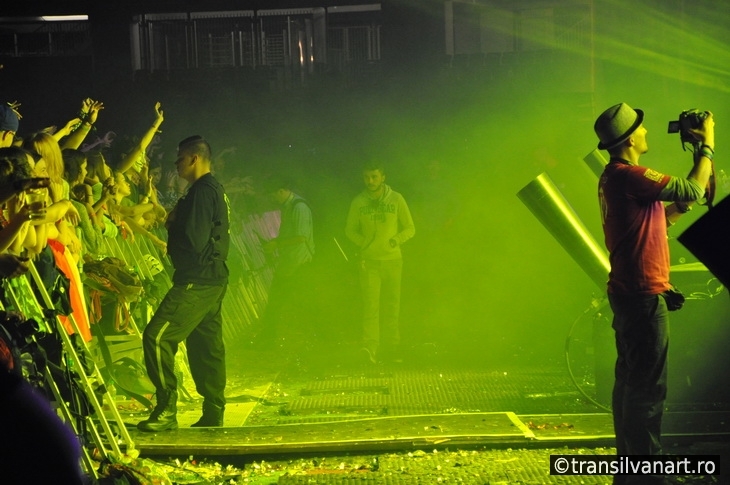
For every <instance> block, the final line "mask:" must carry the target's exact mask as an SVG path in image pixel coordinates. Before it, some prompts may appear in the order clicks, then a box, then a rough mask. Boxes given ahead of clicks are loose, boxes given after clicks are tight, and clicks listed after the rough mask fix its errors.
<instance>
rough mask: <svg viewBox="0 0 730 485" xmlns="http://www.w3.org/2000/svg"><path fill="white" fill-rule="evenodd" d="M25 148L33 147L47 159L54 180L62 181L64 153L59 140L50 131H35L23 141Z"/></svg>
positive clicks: (49, 171)
mask: <svg viewBox="0 0 730 485" xmlns="http://www.w3.org/2000/svg"><path fill="white" fill-rule="evenodd" d="M23 145H24V146H25V148H28V149H31V150H33V151H34V152H36V153H37V154H39V155H40V156H42V157H43V160H45V161H46V167H47V169H48V176H49V177H50V178H51V181H52V182H55V183H61V180H62V179H63V172H64V168H63V155H62V154H61V147H60V146H59V145H58V142H57V141H56V139H55V138H53V137H52V136H51V135H49V134H48V133H44V132H42V131H41V132H38V133H34V134H33V135H31V136H30V138H28V139H27V140H25V142H24V143H23Z"/></svg>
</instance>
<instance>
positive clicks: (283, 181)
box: [261, 173, 294, 194]
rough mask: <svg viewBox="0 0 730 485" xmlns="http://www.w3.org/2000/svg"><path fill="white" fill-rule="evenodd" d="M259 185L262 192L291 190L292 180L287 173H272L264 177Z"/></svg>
mask: <svg viewBox="0 0 730 485" xmlns="http://www.w3.org/2000/svg"><path fill="white" fill-rule="evenodd" d="M261 185H262V188H263V190H264V192H265V193H267V194H270V193H272V192H276V191H277V190H279V189H286V190H292V187H294V181H293V180H292V178H291V177H290V176H289V175H287V174H283V173H274V174H271V175H269V176H268V177H266V178H265V179H264V180H263V183H262V184H261Z"/></svg>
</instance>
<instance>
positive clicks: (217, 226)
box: [137, 136, 230, 431]
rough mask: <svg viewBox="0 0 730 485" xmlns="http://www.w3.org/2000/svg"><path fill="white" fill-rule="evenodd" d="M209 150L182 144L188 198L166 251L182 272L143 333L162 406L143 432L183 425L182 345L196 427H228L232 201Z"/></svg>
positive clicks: (195, 140)
mask: <svg viewBox="0 0 730 485" xmlns="http://www.w3.org/2000/svg"><path fill="white" fill-rule="evenodd" d="M210 162H211V151H210V145H208V142H206V141H205V140H204V139H203V138H201V137H200V136H191V137H189V138H186V139H185V140H183V141H181V142H180V144H179V145H178V154H177V160H176V161H175V166H176V168H177V173H178V175H179V176H180V177H181V178H182V179H184V180H186V181H187V182H188V191H187V193H186V194H185V195H184V196H183V197H182V198H181V199H180V200H179V201H178V202H177V205H176V206H175V208H174V209H173V210H172V211H171V212H170V215H169V216H168V218H167V223H166V227H167V230H168V243H167V248H168V252H169V254H170V258H171V259H172V264H173V266H174V268H175V273H174V274H173V278H172V281H173V286H172V288H170V290H169V291H168V292H167V295H165V298H164V299H163V300H162V303H160V306H159V308H158V309H157V311H156V312H155V315H154V316H153V317H152V319H151V320H150V323H149V324H148V325H147V327H146V328H145V330H144V338H143V346H144V358H145V365H146V366H147V374H148V375H149V377H150V380H151V381H152V383H153V384H154V385H155V388H156V389H157V392H156V397H157V404H156V406H155V409H154V410H153V411H152V414H151V415H150V417H149V418H148V419H146V420H144V421H142V422H140V423H139V424H138V425H137V426H138V428H139V429H140V430H141V431H164V430H168V429H175V428H177V380H176V378H175V373H174V363H175V353H176V352H177V347H178V344H179V343H180V342H182V341H185V343H186V346H187V351H188V360H189V362H190V372H191V374H192V376H193V381H195V388H196V390H197V391H198V393H199V394H200V395H201V396H203V398H204V401H203V416H202V417H201V418H200V419H199V420H198V421H197V422H196V423H195V424H193V425H192V426H223V411H224V409H225V404H226V401H225V397H224V390H225V387H226V355H225V347H224V345H223V330H222V325H223V321H222V317H221V305H222V302H223V297H224V296H225V294H226V287H227V285H228V267H227V266H226V258H227V256H228V246H229V242H230V233H229V209H230V208H229V206H228V197H226V194H225V192H224V191H223V186H221V184H220V183H219V182H218V181H217V180H216V179H215V177H213V175H212V174H211V173H210Z"/></svg>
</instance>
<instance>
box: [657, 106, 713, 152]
mask: <svg viewBox="0 0 730 485" xmlns="http://www.w3.org/2000/svg"><path fill="white" fill-rule="evenodd" d="M709 114H710V113H709V111H700V110H698V109H687V110H684V111H682V112H681V113H680V114H679V119H678V120H676V121H670V122H669V128H668V129H667V133H679V137H680V139H681V140H682V144H683V145H684V144H685V143H691V144H693V145H695V144H697V143H699V140H697V138H695V137H694V136H693V135H692V133H690V131H689V130H694V129H697V128H699V127H700V126H702V123H704V122H705V120H706V119H707V117H708V116H709Z"/></svg>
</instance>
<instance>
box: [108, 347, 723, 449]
mask: <svg viewBox="0 0 730 485" xmlns="http://www.w3.org/2000/svg"><path fill="white" fill-rule="evenodd" d="M418 352H419V351H418V349H412V350H411V351H410V352H406V355H405V357H406V358H405V361H404V362H403V363H399V364H396V363H391V364H387V363H386V364H376V365H373V364H371V363H369V362H367V360H366V359H365V358H363V357H362V356H361V354H359V352H358V349H357V347H353V346H348V345H342V346H340V347H336V348H333V347H332V346H327V347H313V346H308V345H301V346H299V347H298V348H285V347H279V348H276V349H273V350H267V351H261V350H256V349H255V348H245V349H242V348H235V349H231V348H230V347H229V350H228V387H227V391H226V395H227V399H228V404H227V407H226V414H225V423H224V425H225V426H224V427H223V428H217V429H201V428H198V429H194V428H189V426H190V424H192V423H193V422H194V421H196V420H197V419H198V417H199V415H200V406H201V402H200V400H199V397H198V396H197V394H196V393H195V391H194V390H193V386H192V382H191V381H189V380H184V385H185V388H186V389H188V390H189V392H190V394H191V395H192V397H193V399H192V400H185V399H184V398H182V397H181V399H180V400H179V406H178V407H179V411H178V421H179V424H180V428H179V429H178V430H175V431H169V432H161V433H142V432H138V431H137V430H136V426H135V425H136V423H137V422H138V421H140V420H141V419H144V418H145V417H146V415H147V412H146V411H145V410H144V409H143V408H142V407H141V406H140V405H138V404H137V403H136V402H134V401H128V400H123V399H121V397H120V399H119V401H118V406H117V407H118V409H119V410H120V412H121V414H122V416H123V420H124V422H125V424H126V425H127V426H128V427H129V429H130V431H131V434H132V438H133V440H134V442H135V446H136V447H137V449H139V450H140V452H141V453H142V454H143V455H145V456H160V455H164V456H172V455H178V456H186V455H196V456H202V455H210V456H221V455H249V456H252V455H276V454H281V455H291V454H297V453H320V452H356V453H357V452H371V451H376V450H414V449H430V448H433V447H439V448H445V447H452V448H453V447H473V446H492V447H503V448H504V447H515V448H521V447H536V446H542V447H560V446H592V447H596V446H598V447H610V446H612V445H613V429H612V422H611V415H610V413H609V412H607V410H606V409H601V408H600V407H598V406H596V405H594V404H593V403H590V402H589V401H588V400H587V399H585V398H584V396H583V395H582V394H581V392H580V391H579V390H578V388H577V387H576V385H575V384H574V383H573V381H572V380H571V379H570V376H569V374H568V372H567V371H566V369H565V367H564V365H563V363H562V362H559V361H558V362H546V363H543V365H539V366H535V365H527V364H524V363H515V362H512V363H506V362H505V363H502V364H499V363H497V364H494V363H492V364H489V365H488V366H484V365H483V364H484V363H483V362H478V361H477V362H474V361H469V360H461V361H459V360H458V359H450V360H449V359H438V358H434V356H426V357H429V358H424V355H422V354H419V353H418ZM436 357H438V356H436ZM581 386H582V389H583V391H584V392H586V393H587V394H588V395H589V396H592V395H593V394H594V389H593V385H592V384H591V383H590V382H588V381H586V379H585V378H582V382H581ZM664 436H665V438H666V439H667V440H675V441H676V440H681V441H683V442H691V441H695V440H698V441H703V440H710V441H714V440H725V439H728V438H730V406H728V405H727V403H701V404H698V403H682V404H676V403H673V404H670V405H668V409H667V412H666V415H665V420H664Z"/></svg>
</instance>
